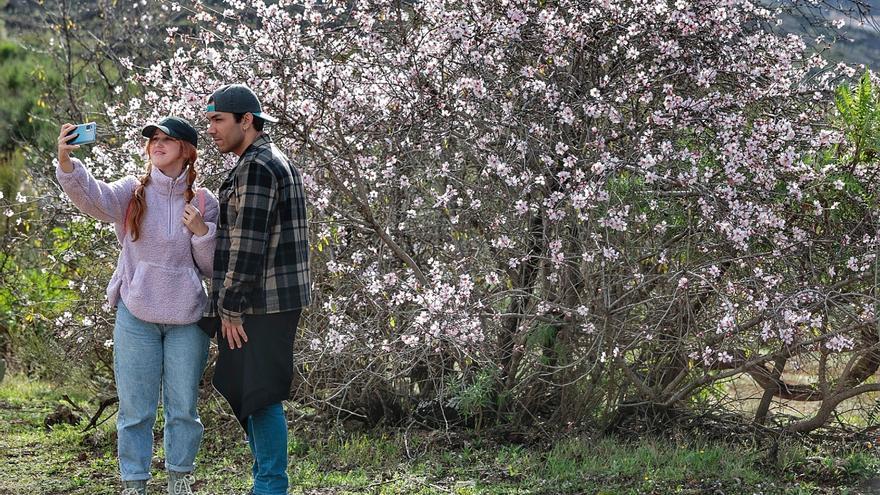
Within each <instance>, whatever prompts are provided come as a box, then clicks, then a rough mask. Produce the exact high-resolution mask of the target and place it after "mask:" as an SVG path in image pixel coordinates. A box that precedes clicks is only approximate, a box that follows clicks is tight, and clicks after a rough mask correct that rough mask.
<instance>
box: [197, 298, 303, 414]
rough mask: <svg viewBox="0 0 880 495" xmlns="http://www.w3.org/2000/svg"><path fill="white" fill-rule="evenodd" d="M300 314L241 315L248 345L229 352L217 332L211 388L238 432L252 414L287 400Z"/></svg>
mask: <svg viewBox="0 0 880 495" xmlns="http://www.w3.org/2000/svg"><path fill="white" fill-rule="evenodd" d="M301 313H302V311H301V310H295V311H288V312H284V313H275V314H269V315H245V318H244V332H245V333H246V334H247V338H248V341H247V342H246V343H244V344H243V345H242V347H241V349H230V348H229V342H227V341H226V339H224V338H223V335H222V332H217V347H218V348H219V350H220V354H219V355H218V356H217V365H216V367H215V369H214V380H213V384H214V388H216V389H217V391H218V392H220V395H222V396H223V397H224V398H225V399H226V401H227V402H229V406H230V407H231V408H232V411H233V413H235V417H236V418H237V419H238V421H239V423H240V424H241V427H242V428H245V429H246V420H247V417H248V416H250V415H251V414H252V413H254V412H255V411H257V410H259V409H262V408H263V407H265V406H268V405H270V404H274V403H276V402H281V401H283V400H286V399H287V398H288V397H290V383H291V381H292V380H293V341H294V338H295V337H296V327H297V325H298V324H299V317H300V314H301Z"/></svg>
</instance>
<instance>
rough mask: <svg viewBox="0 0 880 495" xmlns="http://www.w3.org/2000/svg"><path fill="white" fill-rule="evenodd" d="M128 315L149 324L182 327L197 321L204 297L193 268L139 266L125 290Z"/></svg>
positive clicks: (203, 304) (143, 263)
mask: <svg viewBox="0 0 880 495" xmlns="http://www.w3.org/2000/svg"><path fill="white" fill-rule="evenodd" d="M127 299H128V300H127V301H126V303H127V306H128V309H129V311H130V312H131V314H133V315H135V316H137V317H138V318H140V319H141V320H144V321H148V322H150V323H173V324H184V323H192V322H194V321H197V320H198V319H199V317H200V316H201V314H202V311H203V310H204V308H205V303H206V302H207V296H206V295H205V290H204V288H203V287H202V282H201V280H199V276H198V274H196V271H195V270H194V269H193V268H192V267H183V268H169V267H166V266H162V265H158V264H155V263H149V262H146V261H140V262H138V264H137V266H136V267H135V270H134V275H133V276H132V278H131V283H130V286H129V288H128V298H127Z"/></svg>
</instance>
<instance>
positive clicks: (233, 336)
mask: <svg viewBox="0 0 880 495" xmlns="http://www.w3.org/2000/svg"><path fill="white" fill-rule="evenodd" d="M220 323H221V325H222V326H221V328H220V332H221V333H222V334H223V338H224V339H226V342H229V348H230V349H236V348H238V349H241V346H242V345H244V343H245V342H247V340H248V339H247V334H246V333H244V326H243V325H242V324H241V323H232V322H231V321H229V320H224V319H222V318H221V319H220Z"/></svg>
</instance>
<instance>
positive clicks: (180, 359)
mask: <svg viewBox="0 0 880 495" xmlns="http://www.w3.org/2000/svg"><path fill="white" fill-rule="evenodd" d="M73 128H74V126H73V125H71V124H64V125H63V126H61V134H60V136H59V137H58V167H57V169H56V176H57V177H58V181H59V182H60V183H61V187H62V188H63V189H64V191H65V192H66V193H67V195H68V196H69V197H70V199H71V201H73V203H74V204H75V205H76V206H77V208H79V209H80V210H81V211H82V212H83V213H86V214H88V215H90V216H92V217H94V218H96V219H98V220H101V221H105V222H112V223H113V224H114V226H115V227H116V235H117V238H118V239H119V242H120V244H121V246H122V250H121V253H120V255H119V260H118V262H117V265H116V271H115V273H114V274H113V277H112V278H111V279H110V283H109V285H108V286H107V298H108V299H109V301H110V304H111V305H115V306H116V308H117V309H116V324H115V327H114V330H113V342H114V345H113V366H114V370H113V371H114V374H115V377H116V389H117V393H118V396H119V412H118V414H117V417H116V429H117V432H118V450H119V469H120V471H121V474H122V481H123V484H124V490H123V492H122V493H123V495H144V494H146V489H147V480H148V479H150V463H151V460H152V456H153V423H154V421H155V419H156V409H157V406H158V403H159V393H160V390H161V393H162V404H163V407H164V411H165V467H166V469H167V471H168V493H169V494H172V495H184V494H191V493H192V490H191V488H190V485H191V484H192V483H193V478H192V476H190V475H189V474H190V473H191V472H192V470H193V462H194V460H195V457H196V452H197V451H198V448H199V443H200V442H201V439H202V433H203V430H204V428H203V426H202V423H201V421H200V419H199V414H198V410H197V408H196V405H197V402H198V387H199V380H200V378H201V375H202V371H203V369H204V367H205V361H206V359H207V355H208V337H207V335H206V334H205V333H204V332H203V331H202V330H201V329H200V328H199V327H198V326H197V325H196V322H197V321H198V320H199V319H200V317H201V316H202V313H203V311H204V309H205V304H206V302H207V295H206V294H205V290H204V288H203V286H202V281H201V279H202V277H210V276H211V270H212V266H213V258H214V245H215V232H216V219H217V214H218V204H217V199H216V198H215V197H214V196H213V195H212V194H211V193H210V192H209V191H207V190H206V189H199V190H198V191H196V190H194V188H193V183H194V182H195V179H196V177H197V173H196V169H195V162H196V158H197V152H196V146H197V145H198V134H197V133H196V130H195V129H194V128H193V127H192V125H190V124H189V122H187V121H186V120H184V119H181V118H177V117H167V118H165V119H163V120H162V121H160V122H159V123H158V124H150V125H147V126H146V127H144V129H143V132H142V134H143V135H144V137H146V138H148V139H149V141H148V142H147V155H148V157H149V162H148V166H147V171H146V174H145V175H144V176H143V177H141V178H139V179H138V178H135V177H133V176H128V177H123V178H122V179H120V180H117V181H115V182H111V183H106V182H102V181H100V180H98V179H95V178H94V177H92V175H91V174H90V173H89V171H88V170H86V169H85V167H84V166H83V164H82V162H80V161H79V160H77V159H75V158H71V156H70V152H71V151H73V150H75V149H77V148H78V146H75V145H71V144H68V141H70V140H72V139H74V136H69V135H68V133H69V132H70V131H71V130H72V129H73ZM202 210H203V211H202Z"/></svg>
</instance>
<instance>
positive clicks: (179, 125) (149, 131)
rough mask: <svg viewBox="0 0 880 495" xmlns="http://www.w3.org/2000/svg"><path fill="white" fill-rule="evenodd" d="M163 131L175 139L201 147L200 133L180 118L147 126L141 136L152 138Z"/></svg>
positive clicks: (167, 118)
mask: <svg viewBox="0 0 880 495" xmlns="http://www.w3.org/2000/svg"><path fill="white" fill-rule="evenodd" d="M157 130H159V131H162V132H164V133H165V134H168V135H169V136H171V137H173V138H175V139H181V140H183V141H187V142H189V143H192V145H193V146H198V145H199V133H198V132H196V130H195V128H194V127H193V126H192V124H190V123H189V122H187V121H186V120H185V119H182V118H180V117H165V118H164V119H162V120H160V121H159V123H158V124H147V126H146V127H144V130H143V131H141V134H143V135H144V137H147V138H151V137H153V134H155V133H156V131H157Z"/></svg>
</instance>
